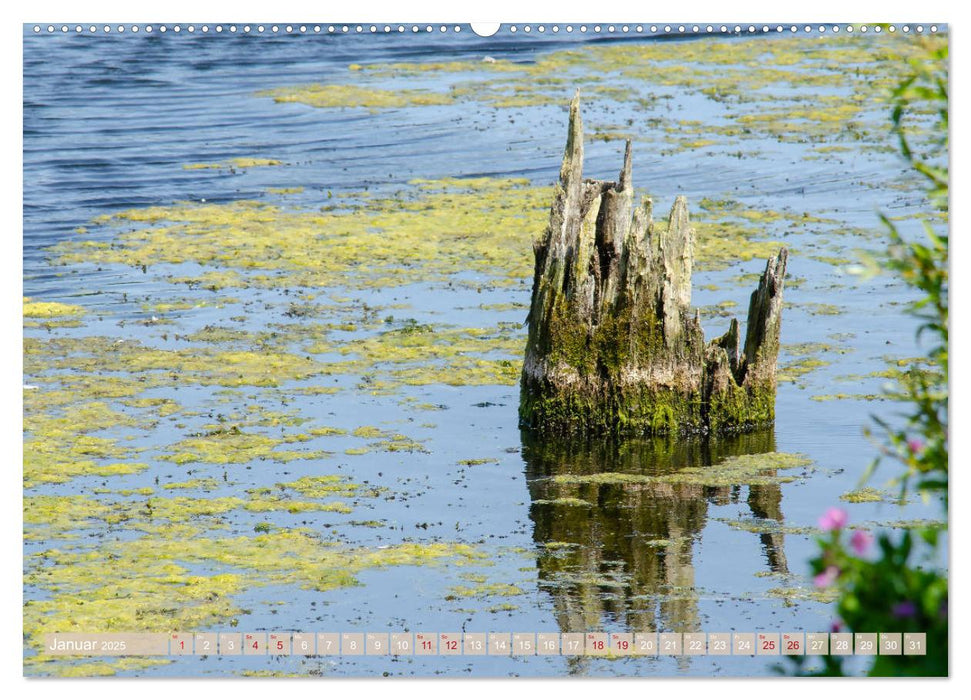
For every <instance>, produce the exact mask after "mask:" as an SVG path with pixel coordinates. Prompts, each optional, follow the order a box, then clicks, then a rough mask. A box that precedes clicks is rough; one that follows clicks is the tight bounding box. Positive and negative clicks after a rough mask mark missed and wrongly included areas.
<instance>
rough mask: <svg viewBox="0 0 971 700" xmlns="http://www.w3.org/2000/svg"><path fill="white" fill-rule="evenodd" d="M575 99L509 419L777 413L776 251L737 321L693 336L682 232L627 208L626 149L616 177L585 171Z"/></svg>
mask: <svg viewBox="0 0 971 700" xmlns="http://www.w3.org/2000/svg"><path fill="white" fill-rule="evenodd" d="M582 171H583V126H582V122H581V119H580V101H579V95H578V96H577V97H575V98H574V99H573V102H572V103H571V104H570V127H569V133H568V136H567V144H566V153H565V154H564V157H563V166H562V168H561V169H560V181H559V183H558V184H557V186H556V188H555V194H554V200H553V206H552V209H551V211H550V222H549V226H548V227H547V229H546V232H545V234H544V235H543V237H542V238H541V239H539V240H537V241H536V242H535V243H534V246H533V247H534V253H535V256H536V267H535V273H534V277H533V296H532V304H531V307H530V312H529V319H528V323H529V341H528V344H527V346H526V358H525V362H524V364H523V374H522V381H521V394H520V407H519V414H520V420H521V422H522V424H523V425H524V426H525V427H528V428H534V429H537V430H540V431H547V432H563V433H577V432H596V433H638V434H668V433H681V434H687V433H704V432H713V433H731V432H741V431H747V430H752V429H755V428H757V427H762V426H766V425H770V424H771V423H772V422H773V421H774V419H775V392H776V376H775V375H776V359H777V356H778V353H779V330H780V325H781V319H782V291H783V286H784V278H785V272H786V260H787V251H786V249H785V248H783V249H781V250H780V251H779V253H778V254H777V255H775V256H774V257H772V258H770V259H769V260H768V262H767V264H766V267H765V272H764V273H763V274H762V277H761V279H760V281H759V285H758V288H757V289H756V290H755V292H753V293H752V298H751V301H750V304H749V311H748V319H747V324H746V326H747V328H746V334H745V339H744V345H743V346H742V347H741V348H740V336H739V325H738V322H737V321H736V320H734V319H732V322H731V325H730V327H729V329H728V332H727V333H725V334H724V335H723V336H721V337H719V338H716V339H715V340H712V341H711V342H710V343H708V344H706V343H705V338H704V332H703V330H702V328H701V322H700V319H699V316H698V314H697V312H692V310H691V269H692V264H693V249H694V230H693V229H692V228H691V225H690V220H689V216H688V206H687V202H686V201H685V199H684V197H678V198H677V199H675V202H674V206H673V207H672V208H671V213H670V214H669V216H668V222H667V226H663V225H655V223H654V220H653V217H652V203H651V200H650V199H649V198H645V199H644V201H643V202H642V203H641V205H640V206H638V207H635V205H634V191H633V186H632V183H631V145H630V142H629V141H628V143H627V149H626V152H625V154H624V165H623V169H622V170H621V173H620V179H619V181H618V182H604V181H600V180H585V179H583V172H582Z"/></svg>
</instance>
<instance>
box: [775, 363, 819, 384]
mask: <svg viewBox="0 0 971 700" xmlns="http://www.w3.org/2000/svg"><path fill="white" fill-rule="evenodd" d="M829 364H830V363H829V361H828V360H822V359H820V358H818V357H800V358H798V359H795V360H791V361H790V362H787V363H785V364H784V365H781V366H780V367H779V370H778V372H777V373H776V381H779V382H796V381H798V380H799V379H801V378H802V377H803V376H805V375H807V374H809V373H810V372H812V371H813V370H816V369H819V368H820V367H827V366H829Z"/></svg>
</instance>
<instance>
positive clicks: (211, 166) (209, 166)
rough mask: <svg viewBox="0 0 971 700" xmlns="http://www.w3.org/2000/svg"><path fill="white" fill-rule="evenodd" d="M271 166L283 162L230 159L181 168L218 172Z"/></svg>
mask: <svg viewBox="0 0 971 700" xmlns="http://www.w3.org/2000/svg"><path fill="white" fill-rule="evenodd" d="M273 165H283V161H281V160H276V159H275V158H230V159H229V160H227V161H225V162H222V163H187V164H186V165H183V166H182V167H183V169H185V170H218V169H221V168H231V169H234V170H245V169H246V168H265V167H268V166H273Z"/></svg>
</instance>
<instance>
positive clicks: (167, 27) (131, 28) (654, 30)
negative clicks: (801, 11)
mask: <svg viewBox="0 0 971 700" xmlns="http://www.w3.org/2000/svg"><path fill="white" fill-rule="evenodd" d="M27 26H28V27H30V28H31V31H32V33H33V34H37V35H44V34H49V35H57V34H74V35H85V34H87V35H91V34H128V33H131V34H153V33H155V32H158V33H161V34H169V35H172V34H174V35H181V36H195V35H207V36H208V35H215V34H226V35H231V34H237V35H270V36H272V35H280V34H286V35H306V34H310V35H317V34H391V33H398V34H406V33H411V34H446V33H450V34H458V33H461V32H467V33H472V34H474V32H473V31H472V29H471V27H469V26H468V25H459V24H435V25H432V24H339V25H335V24H330V25H321V24H285V25H281V24H269V25H264V24H255V25H254V24H208V23H202V24H158V25H153V24H128V25H126V24H117V25H109V24H105V25H101V26H98V25H94V24H92V25H82V24H74V25H70V24H47V25H44V24H34V25H31V24H29V23H28V24H27ZM940 27H941V25H939V24H926V25H925V24H900V25H897V24H890V25H866V24H819V25H810V24H804V25H795V24H792V25H784V24H775V25H769V24H762V25H755V24H747V25H742V24H735V25H726V24H721V25H712V24H664V25H657V24H651V25H647V24H633V23H628V24H620V23H614V24H572V23H571V24H531V23H527V24H504V25H501V26H500V27H499V30H498V31H497V32H496V34H494V35H493V36H496V35H500V34H516V35H520V36H522V35H526V36H536V37H542V36H546V35H548V34H559V33H561V32H562V33H566V34H572V33H580V34H601V35H602V34H608V35H617V36H625V35H626V36H630V35H631V34H646V35H648V36H651V35H679V36H683V35H692V34H729V35H738V36H742V35H755V34H770V33H772V32H775V33H777V34H781V33H783V32H789V33H790V34H800V35H806V34H810V35H820V36H825V35H826V34H830V33H831V34H841V33H845V34H853V33H854V32H859V33H860V34H868V33H874V34H880V33H882V32H883V31H887V32H890V33H892V34H895V33H896V32H898V31H900V32H901V33H903V34H907V35H918V36H919V35H923V34H937V33H938V32H939V31H940Z"/></svg>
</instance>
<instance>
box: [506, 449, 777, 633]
mask: <svg viewBox="0 0 971 700" xmlns="http://www.w3.org/2000/svg"><path fill="white" fill-rule="evenodd" d="M774 450H775V433H774V431H772V430H768V431H764V432H758V433H751V434H748V435H740V436H735V437H730V438H696V439H690V440H685V439H670V438H660V437H659V438H643V439H627V440H623V441H616V440H611V439H576V438H573V439H564V438H556V439H550V438H546V439H543V438H541V437H539V436H536V435H534V434H532V433H530V432H528V431H523V433H522V455H523V458H524V460H525V462H526V479H527V484H528V488H529V495H530V500H531V505H530V519H531V520H532V522H533V539H534V541H535V542H536V544H537V545H538V547H537V550H538V554H537V557H538V562H537V563H538V569H539V587H540V590H542V591H544V592H546V593H547V594H549V595H550V596H551V597H552V600H553V606H554V611H555V617H556V621H557V624H558V626H559V628H560V630H561V631H563V632H586V631H596V630H604V629H612V630H617V629H618V628H620V629H623V630H626V631H632V632H633V631H672V632H696V631H699V630H700V629H701V624H700V620H699V611H698V599H697V592H696V591H695V573H694V564H693V555H694V546H695V543H696V541H697V540H698V537H699V535H700V533H701V531H702V529H703V528H704V526H705V523H706V520H707V517H708V507H709V504H716V505H725V504H728V503H740V502H742V501H743V499H744V502H746V504H747V506H748V507H749V509H750V510H751V512H752V514H753V516H755V517H756V518H772V519H777V520H779V521H782V510H781V501H782V493H781V490H780V488H779V486H778V485H759V486H753V485H747V486H718V487H712V486H704V485H699V484H691V483H678V482H676V481H674V482H671V481H665V482H662V483H657V482H648V483H643V482H641V483H590V482H583V483H575V482H571V477H577V476H589V475H597V474H604V473H607V472H613V473H616V474H631V475H650V476H661V475H665V474H674V473H677V472H678V471H680V470H682V469H684V468H686V467H699V466H709V465H713V464H717V463H719V462H721V461H722V460H724V459H725V458H727V457H732V456H737V455H745V454H758V453H763V452H772V451H774ZM557 477H560V478H559V479H558V478H557ZM752 537H753V538H756V537H758V538H760V539H761V544H762V548H763V552H764V554H765V557H766V564H767V566H768V568H769V569H770V570H771V571H773V572H777V573H783V574H784V573H787V564H786V558H785V550H784V542H783V535H782V534H753V535H752ZM727 554H729V555H730V553H727ZM728 560H729V561H730V556H729V558H728Z"/></svg>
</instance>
